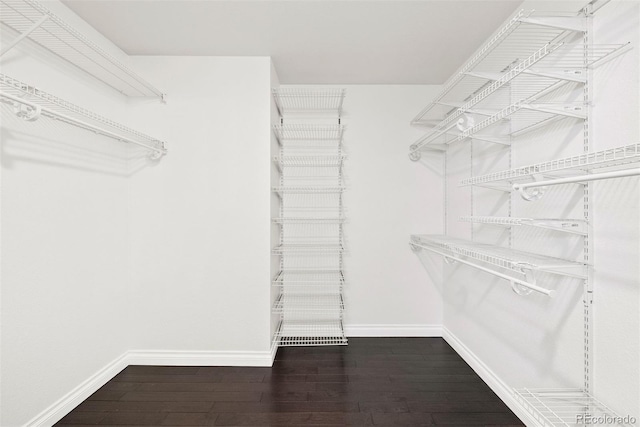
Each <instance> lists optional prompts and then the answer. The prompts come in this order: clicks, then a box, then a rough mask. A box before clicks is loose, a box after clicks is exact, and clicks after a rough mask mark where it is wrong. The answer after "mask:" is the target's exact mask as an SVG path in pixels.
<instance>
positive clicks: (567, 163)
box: [460, 144, 640, 186]
mask: <svg viewBox="0 0 640 427" xmlns="http://www.w3.org/2000/svg"><path fill="white" fill-rule="evenodd" d="M638 161H640V144H630V145H623V146H620V147H615V148H610V149H607V150H601V151H594V152H591V153H584V154H580V155H577V156H571V157H565V158H562V159H557V160H551V161H548V162H543V163H536V164H533V165H527V166H521V167H519V168H516V169H509V170H503V171H500V172H493V173H489V174H486V175H479V176H474V177H471V178H466V179H463V180H461V181H460V185H461V186H465V185H483V184H489V183H495V182H500V181H503V182H512V181H517V180H530V179H531V178H532V176H536V175H544V174H550V173H554V172H559V171H572V170H573V171H579V172H580V173H583V172H584V171H587V170H591V169H598V168H608V167H616V166H621V165H626V164H629V163H635V162H638Z"/></svg>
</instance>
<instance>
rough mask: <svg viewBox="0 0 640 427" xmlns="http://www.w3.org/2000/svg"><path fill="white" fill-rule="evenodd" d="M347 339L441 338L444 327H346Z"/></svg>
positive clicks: (369, 325)
mask: <svg viewBox="0 0 640 427" xmlns="http://www.w3.org/2000/svg"><path fill="white" fill-rule="evenodd" d="M344 331H345V334H346V335H347V337H441V336H442V325H428V324H424V325H406V324H400V325H394V324H386V325H375V324H366V325H344Z"/></svg>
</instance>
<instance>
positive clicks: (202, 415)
mask: <svg viewBox="0 0 640 427" xmlns="http://www.w3.org/2000/svg"><path fill="white" fill-rule="evenodd" d="M68 425H74V426H76V427H77V426H79V425H118V426H313V425H323V426H326V425H362V426H365V425H375V426H412V427H418V426H430V425H446V426H454V425H455V426H489V425H491V426H498V425H499V426H515V425H519V426H521V425H523V424H522V423H521V422H520V420H519V419H518V418H517V417H516V416H515V415H514V414H513V413H512V412H511V411H510V410H509V409H508V408H507V406H506V405H505V404H504V403H503V402H502V401H501V400H500V399H499V398H498V397H497V396H496V395H495V394H494V393H493V392H492V391H491V390H490V389H489V387H488V386H487V385H486V384H485V383H484V382H483V381H482V380H481V379H480V378H479V377H478V376H477V375H476V374H475V373H474V372H473V370H472V369H471V368H470V367H469V366H468V365H467V364H466V363H465V362H464V361H463V360H462V359H461V358H460V356H458V355H457V354H456V352H455V351H453V349H452V348H451V347H450V346H449V345H448V344H447V343H446V342H445V341H444V340H443V339H441V338H350V339H349V346H340V347H338V346H335V347H287V348H280V349H279V350H278V354H277V356H276V360H275V362H274V365H273V367H272V368H235V367H193V366H184V367H171V366H129V367H128V368H126V369H125V370H123V371H122V372H121V373H120V374H118V375H117V376H116V377H115V378H113V379H112V380H111V381H109V383H107V384H105V386H104V387H102V388H101V389H100V390H98V391H97V392H96V393H94V394H93V395H92V396H91V397H89V398H88V399H87V400H86V401H84V402H83V403H81V404H80V405H79V406H78V407H76V408H75V409H74V410H73V411H72V412H71V413H70V414H68V415H67V416H66V417H64V418H63V419H62V420H61V421H60V422H59V423H58V424H56V426H68Z"/></svg>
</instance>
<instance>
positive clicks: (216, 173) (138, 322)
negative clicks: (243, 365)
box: [129, 57, 271, 351]
mask: <svg viewBox="0 0 640 427" xmlns="http://www.w3.org/2000/svg"><path fill="white" fill-rule="evenodd" d="M135 64H136V66H137V68H138V69H139V70H140V71H141V73H142V74H144V75H145V76H148V78H149V79H153V81H157V82H158V85H160V86H161V87H163V88H164V90H166V91H167V93H168V94H169V100H168V102H167V104H166V105H160V106H151V107H149V106H140V108H137V109H136V112H135V113H136V115H137V116H138V117H139V118H140V121H141V123H145V124H149V125H153V126H154V127H155V128H156V129H157V130H158V132H160V133H161V134H162V135H163V136H164V137H165V138H166V140H168V141H170V145H168V148H169V150H170V151H169V155H168V156H167V157H166V158H165V159H163V160H162V161H161V162H160V163H159V164H157V165H153V166H147V167H144V168H143V169H141V170H140V171H139V172H138V173H136V174H135V175H133V176H132V179H131V183H130V184H131V190H130V193H129V194H130V199H129V206H130V215H131V223H130V231H129V233H130V236H131V266H132V284H131V289H130V292H131V298H132V299H133V304H134V314H133V316H132V321H133V324H134V325H135V327H136V335H137V339H136V342H135V344H134V345H135V346H136V349H145V350H172V351H176V350H184V351H186V350H188V351H194V350H199V351H219V350H233V351H268V350H269V348H270V341H269V336H270V334H269V324H270V322H269V318H270V306H269V302H270V291H269V289H270V288H269V283H270V242H269V238H270V167H271V166H270V163H271V162H270V125H271V118H270V108H269V105H270V83H271V82H270V67H271V62H270V59H269V58H267V57H253V58H224V57H216V58H212V57H138V58H136V60H135Z"/></svg>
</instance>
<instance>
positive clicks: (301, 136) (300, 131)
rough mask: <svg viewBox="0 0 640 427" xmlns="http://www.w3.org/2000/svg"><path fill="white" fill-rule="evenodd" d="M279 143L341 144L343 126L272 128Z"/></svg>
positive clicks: (296, 125) (304, 125)
mask: <svg viewBox="0 0 640 427" xmlns="http://www.w3.org/2000/svg"><path fill="white" fill-rule="evenodd" d="M273 132H274V133H275V135H276V138H278V141H279V142H280V143H283V142H287V141H291V142H305V143H310V142H335V143H341V142H342V136H343V133H344V126H343V125H332V124H286V125H284V124H283V125H275V126H273Z"/></svg>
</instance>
